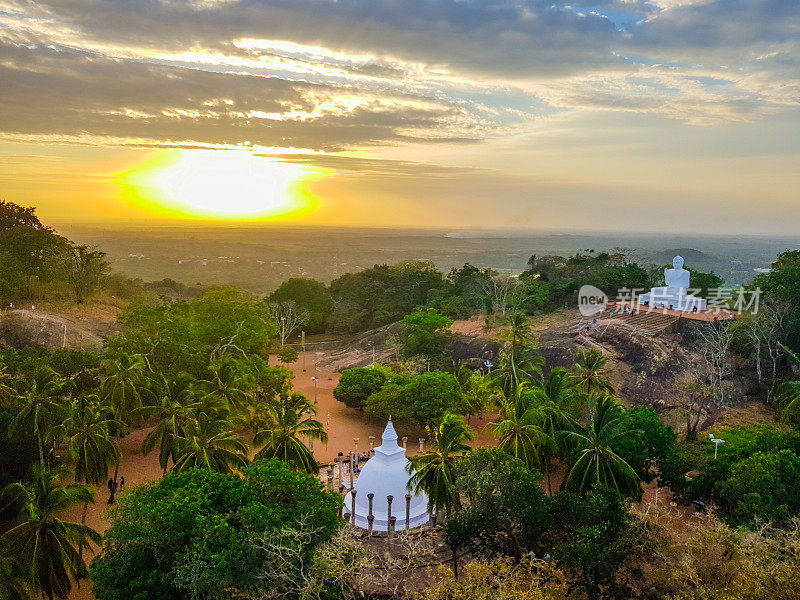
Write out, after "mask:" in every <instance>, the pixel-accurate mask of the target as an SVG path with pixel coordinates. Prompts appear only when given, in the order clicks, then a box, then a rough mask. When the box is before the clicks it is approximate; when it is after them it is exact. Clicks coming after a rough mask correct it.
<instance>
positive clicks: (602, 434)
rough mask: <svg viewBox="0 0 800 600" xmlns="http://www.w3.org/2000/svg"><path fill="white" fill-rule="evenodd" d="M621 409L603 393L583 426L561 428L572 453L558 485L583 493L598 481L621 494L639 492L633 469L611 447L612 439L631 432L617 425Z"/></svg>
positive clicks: (612, 399)
mask: <svg viewBox="0 0 800 600" xmlns="http://www.w3.org/2000/svg"><path fill="white" fill-rule="evenodd" d="M623 412H624V408H623V407H622V406H620V404H619V401H618V400H617V399H616V398H613V397H610V396H603V397H600V398H598V400H597V402H596V405H595V411H594V415H593V417H592V421H591V423H590V424H589V426H588V427H587V428H586V429H584V430H582V431H567V432H562V434H561V437H562V438H563V440H564V442H565V445H566V446H567V447H568V448H569V449H571V450H573V452H574V453H576V458H575V460H574V461H573V463H572V465H571V466H570V468H569V471H568V472H567V475H566V477H565V478H564V481H563V483H562V485H561V487H562V489H564V490H566V491H570V492H577V493H580V494H585V493H586V492H588V491H589V490H590V489H592V488H593V487H595V486H598V485H599V486H606V487H610V488H613V489H615V490H617V491H618V492H619V493H620V494H622V495H623V496H637V495H639V494H640V493H641V486H640V483H639V476H638V475H637V474H636V471H634V470H633V468H632V467H631V466H630V465H629V464H628V463H627V462H625V460H624V459H623V458H621V457H620V456H619V455H617V454H616V453H615V452H614V450H613V449H612V447H613V445H614V442H616V441H618V440H619V439H621V438H623V437H627V436H631V435H635V432H633V431H630V430H624V429H622V428H621V427H620V424H621V423H620V421H621V419H622V415H623Z"/></svg>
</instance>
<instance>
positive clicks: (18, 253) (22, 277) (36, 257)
mask: <svg viewBox="0 0 800 600" xmlns="http://www.w3.org/2000/svg"><path fill="white" fill-rule="evenodd" d="M67 243H68V242H67V240H65V239H64V238H62V237H61V236H59V235H56V234H55V233H54V232H53V231H52V230H51V229H47V228H41V229H37V228H31V227H13V228H10V229H5V230H0V248H2V249H3V250H2V254H3V261H2V263H3V267H4V271H5V272H4V274H3V275H4V277H7V278H8V279H7V285H9V286H10V288H11V290H12V293H13V294H14V295H16V296H22V297H25V298H30V297H31V295H32V293H33V281H34V279H38V280H39V281H51V280H53V279H55V278H57V277H58V276H59V275H60V271H61V269H60V264H61V257H62V256H63V253H64V252H65V250H66V248H67Z"/></svg>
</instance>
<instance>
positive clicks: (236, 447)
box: [172, 413, 247, 473]
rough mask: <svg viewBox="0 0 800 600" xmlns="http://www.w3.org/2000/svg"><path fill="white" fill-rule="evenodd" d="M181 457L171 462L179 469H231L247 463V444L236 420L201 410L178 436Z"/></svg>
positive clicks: (226, 470) (178, 470)
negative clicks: (233, 422)
mask: <svg viewBox="0 0 800 600" xmlns="http://www.w3.org/2000/svg"><path fill="white" fill-rule="evenodd" d="M175 442H176V445H177V448H178V452H177V455H178V458H177V460H176V461H175V464H174V465H173V466H172V470H173V471H176V472H180V471H185V470H187V469H209V470H211V471H217V472H219V473H231V472H233V469H234V468H235V467H243V466H244V465H246V464H247V444H245V443H244V442H243V441H242V440H240V439H239V436H237V435H236V433H235V432H234V431H233V424H232V423H231V422H230V421H228V420H225V419H216V418H214V417H213V416H209V415H207V414H205V413H200V414H199V415H198V417H197V420H195V421H190V422H189V423H188V424H187V426H186V427H185V428H184V433H183V435H180V436H178V437H176V438H175Z"/></svg>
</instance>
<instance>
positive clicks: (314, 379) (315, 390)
mask: <svg viewBox="0 0 800 600" xmlns="http://www.w3.org/2000/svg"><path fill="white" fill-rule="evenodd" d="M311 381H313V382H314V404H316V403H317V378H316V377H312V378H311Z"/></svg>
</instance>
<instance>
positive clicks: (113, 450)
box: [63, 396, 123, 551]
mask: <svg viewBox="0 0 800 600" xmlns="http://www.w3.org/2000/svg"><path fill="white" fill-rule="evenodd" d="M98 400H99V399H98V398H97V396H94V397H89V398H79V399H77V400H75V401H73V403H72V407H71V410H70V415H69V417H68V418H67V420H66V421H65V422H64V425H63V427H64V430H65V432H66V435H67V436H68V438H69V439H68V442H67V447H68V448H69V453H70V456H72V459H73V460H74V461H75V483H79V482H83V483H85V484H88V485H100V484H101V483H103V482H105V480H106V477H107V476H108V469H109V467H110V466H111V465H118V464H119V459H120V451H119V446H117V442H116V440H115V439H114V438H113V437H112V436H111V434H110V428H112V427H119V428H121V427H122V426H123V425H122V423H119V422H118V421H108V420H106V419H105V418H104V416H103V413H102V411H101V410H100V409H99V407H98V404H99V403H98V402H97V401H98ZM93 401H94V402H93ZM88 509H89V502H88V501H86V502H85V503H84V505H83V517H82V518H81V523H82V524H84V525H85V524H86V512H87V510H88ZM80 550H81V551H82V550H83V548H81V549H80Z"/></svg>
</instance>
